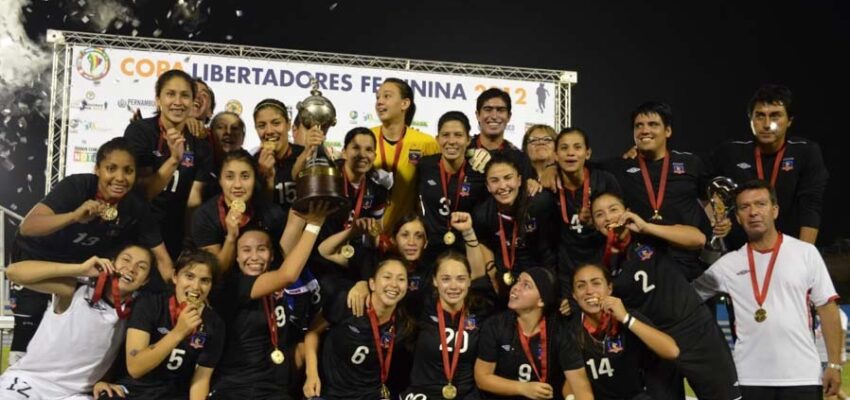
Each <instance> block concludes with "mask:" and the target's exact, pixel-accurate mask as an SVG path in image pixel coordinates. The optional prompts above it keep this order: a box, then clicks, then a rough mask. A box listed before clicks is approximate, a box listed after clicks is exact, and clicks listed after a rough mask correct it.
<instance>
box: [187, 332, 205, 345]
mask: <svg viewBox="0 0 850 400" xmlns="http://www.w3.org/2000/svg"><path fill="white" fill-rule="evenodd" d="M206 343H207V334H206V333H205V332H195V333H194V334H192V337H191V339H189V346H192V348H193V349H203V348H204V344H206Z"/></svg>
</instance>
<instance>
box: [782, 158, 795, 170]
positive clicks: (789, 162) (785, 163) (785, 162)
mask: <svg viewBox="0 0 850 400" xmlns="http://www.w3.org/2000/svg"><path fill="white" fill-rule="evenodd" d="M779 168H780V169H782V170H783V171H785V172H788V171H792V170H793V169H794V157H788V158H783V159H782V164H781V166H780V167H779Z"/></svg>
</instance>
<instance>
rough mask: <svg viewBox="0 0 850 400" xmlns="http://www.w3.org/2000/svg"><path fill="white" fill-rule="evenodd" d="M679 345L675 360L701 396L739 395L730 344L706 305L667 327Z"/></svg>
mask: <svg viewBox="0 0 850 400" xmlns="http://www.w3.org/2000/svg"><path fill="white" fill-rule="evenodd" d="M666 332H667V333H668V334H669V335H670V336H672V337H673V339H675V340H676V344H678V346H679V358H677V359H676V360H675V364H676V367H678V369H679V371H680V372H681V374H682V375H683V376H684V377H685V378H687V379H688V383H689V384H690V385H691V388H692V389H693V390H694V393H696V395H697V397H698V398H700V399H720V400H725V399H730V400H731V399H739V398H741V390H740V388H739V387H738V372H737V370H736V369H735V362H734V360H733V359H732V353H731V352H730V351H729V345H728V344H727V343H726V339H725V338H724V336H723V332H721V330H720V327H719V326H718V325H717V322H716V321H715V320H714V319H713V318H712V317H711V314H710V313H709V312H708V309H707V308H706V307H704V306H702V307H699V308H698V309H697V310H696V311H695V312H694V313H693V314H691V315H690V316H689V317H687V318H685V319H684V320H683V321H681V322H679V323H678V324H677V325H676V326H674V327H673V328H671V329H669V330H667V331H666Z"/></svg>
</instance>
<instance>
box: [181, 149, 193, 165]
mask: <svg viewBox="0 0 850 400" xmlns="http://www.w3.org/2000/svg"><path fill="white" fill-rule="evenodd" d="M180 165H182V166H184V167H186V168H192V167H193V166H194V165H195V153H193V152H191V151H184V152H183V159H182V160H181V161H180Z"/></svg>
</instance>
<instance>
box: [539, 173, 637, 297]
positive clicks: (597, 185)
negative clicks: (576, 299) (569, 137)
mask: <svg viewBox="0 0 850 400" xmlns="http://www.w3.org/2000/svg"><path fill="white" fill-rule="evenodd" d="M588 171H589V174H590V184H589V189H590V190H589V191H590V194H589V195H588V196H587V198H588V202H590V201H592V199H593V196H594V195H595V194H597V193H614V194H616V195H618V196H620V195H622V193H621V192H620V185H619V184H618V183H617V180H616V179H615V178H614V176H613V175H611V174H610V173H609V172H607V171H602V170H599V169H591V168H588ZM584 197H585V195H584V187H583V186H581V187H579V188H577V189H576V190H575V191H570V190H568V189H566V188H564V189H562V190H559V192H558V194H556V195H555V208H556V214H557V216H555V217H554V218H558V221H559V222H558V229H559V231H560V240H559V241H558V279H559V281H560V284H561V292H562V293H568V292H570V288H571V287H572V283H571V279H572V274H573V271H574V270H575V268H576V267H578V266H579V265H581V264H583V263H587V262H592V261H594V260H597V259H599V256H600V255H601V253H600V252H601V249H602V248H603V247H604V246H605V237H604V236H602V235H601V234H600V233H599V232H598V231H597V230H596V228H594V227H593V221H589V223H588V224H587V225H585V224H583V223H582V221H581V220H580V219H579V214H580V213H581V208H582V202H583V201H584ZM562 199H563V200H565V201H566V207H564V205H563V204H562V201H561V200H562ZM588 207H590V205H589V204H588ZM564 211H566V218H567V221H566V222H565V221H564V214H565V213H564Z"/></svg>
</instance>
